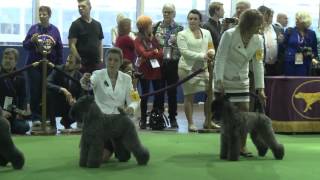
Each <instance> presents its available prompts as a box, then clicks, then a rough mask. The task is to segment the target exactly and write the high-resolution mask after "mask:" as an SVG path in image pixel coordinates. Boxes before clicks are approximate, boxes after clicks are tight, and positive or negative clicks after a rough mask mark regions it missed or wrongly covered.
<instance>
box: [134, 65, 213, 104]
mask: <svg viewBox="0 0 320 180" xmlns="http://www.w3.org/2000/svg"><path fill="white" fill-rule="evenodd" d="M205 69H207V67H204V68H201V69H199V70H197V71H195V72H193V73H192V74H190V75H188V76H187V77H185V78H183V79H182V80H181V81H178V82H177V83H175V84H172V85H170V86H167V87H165V88H162V89H158V90H157V91H153V92H150V93H146V94H143V95H141V96H140V98H141V99H142V98H146V97H148V96H153V95H155V94H158V93H161V92H163V91H166V90H168V89H170V88H174V87H177V86H179V85H180V84H183V83H185V82H186V81H188V80H190V79H191V78H193V77H195V76H196V75H198V74H200V73H201V72H203V71H204V70H205Z"/></svg>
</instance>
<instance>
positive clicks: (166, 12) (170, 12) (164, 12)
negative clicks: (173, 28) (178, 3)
mask: <svg viewBox="0 0 320 180" xmlns="http://www.w3.org/2000/svg"><path fill="white" fill-rule="evenodd" d="M162 13H163V14H172V13H173V11H162Z"/></svg>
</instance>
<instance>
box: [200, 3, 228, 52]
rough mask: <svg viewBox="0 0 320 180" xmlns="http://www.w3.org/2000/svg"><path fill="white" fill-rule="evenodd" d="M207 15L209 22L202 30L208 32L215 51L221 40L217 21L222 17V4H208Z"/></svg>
mask: <svg viewBox="0 0 320 180" xmlns="http://www.w3.org/2000/svg"><path fill="white" fill-rule="evenodd" d="M209 15H210V17H209V20H208V22H206V23H205V24H204V25H203V28H204V29H207V30H209V31H210V33H211V37H212V41H213V45H214V48H215V50H217V49H218V45H219V42H220V38H221V33H222V31H223V29H222V27H221V23H220V21H219V20H220V19H221V18H223V16H224V9H223V3H221V2H212V3H210V5H209Z"/></svg>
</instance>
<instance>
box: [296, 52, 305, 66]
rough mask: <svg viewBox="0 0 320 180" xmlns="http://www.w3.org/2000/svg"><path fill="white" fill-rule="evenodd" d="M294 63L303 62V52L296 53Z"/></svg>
mask: <svg viewBox="0 0 320 180" xmlns="http://www.w3.org/2000/svg"><path fill="white" fill-rule="evenodd" d="M294 64H303V54H302V53H296V56H295V61H294Z"/></svg>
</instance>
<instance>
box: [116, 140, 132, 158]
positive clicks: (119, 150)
mask: <svg viewBox="0 0 320 180" xmlns="http://www.w3.org/2000/svg"><path fill="white" fill-rule="evenodd" d="M112 142H113V145H114V154H115V157H116V158H117V159H118V160H119V161H120V162H127V161H128V160H129V159H130V158H131V153H130V151H129V150H128V149H127V148H126V147H125V146H124V145H123V142H122V139H121V138H116V139H113V140H112Z"/></svg>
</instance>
